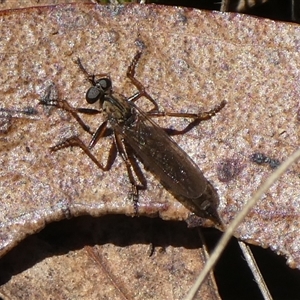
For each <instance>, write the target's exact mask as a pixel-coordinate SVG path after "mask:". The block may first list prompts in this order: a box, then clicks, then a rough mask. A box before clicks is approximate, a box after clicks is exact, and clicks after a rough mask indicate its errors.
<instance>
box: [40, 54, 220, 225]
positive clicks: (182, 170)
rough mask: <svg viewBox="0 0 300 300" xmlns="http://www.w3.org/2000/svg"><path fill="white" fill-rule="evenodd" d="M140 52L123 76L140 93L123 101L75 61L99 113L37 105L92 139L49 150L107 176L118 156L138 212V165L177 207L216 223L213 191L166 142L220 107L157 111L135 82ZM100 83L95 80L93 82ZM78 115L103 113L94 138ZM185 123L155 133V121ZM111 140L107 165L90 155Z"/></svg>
mask: <svg viewBox="0 0 300 300" xmlns="http://www.w3.org/2000/svg"><path fill="white" fill-rule="evenodd" d="M141 54H142V52H138V53H137V54H136V55H135V57H134V59H133V61H132V63H131V64H130V66H129V67H128V70H127V77H128V78H129V79H130V80H131V82H132V83H133V85H135V86H136V88H137V89H138V92H137V93H136V94H134V95H133V96H131V97H130V98H126V97H124V96H122V95H120V94H117V93H115V92H114V91H113V89H112V81H111V79H110V77H109V75H108V74H99V75H90V74H89V73H88V72H87V71H86V70H85V68H84V67H83V65H82V63H81V61H80V60H79V59H78V60H77V63H78V65H79V67H80V69H81V70H82V71H83V73H84V74H85V76H86V78H87V79H88V80H89V82H90V83H91V84H92V86H91V87H90V88H89V89H88V91H87V92H86V101H87V103H89V104H93V103H96V102H97V101H99V102H100V107H101V110H96V109H90V108H75V107H73V106H71V105H70V104H69V103H68V102H67V101H66V100H50V99H47V97H45V98H44V99H42V100H41V101H40V104H43V105H47V106H55V107H58V108H60V109H63V110H65V111H68V112H69V113H71V114H72V116H73V117H74V118H75V119H76V120H77V122H78V123H79V124H80V125H81V127H82V128H83V129H84V130H85V131H87V132H88V133H90V134H91V135H92V138H91V141H90V143H89V145H88V146H86V145H85V144H84V143H83V142H82V141H81V139H80V138H79V137H78V136H73V137H70V138H68V139H66V140H64V141H62V142H61V143H59V144H57V145H55V146H53V147H51V151H57V150H59V149H62V148H66V147H73V146H77V147H80V148H81V149H82V150H83V151H84V152H85V153H86V154H87V155H88V156H89V157H90V158H91V159H92V160H93V162H94V163H95V164H96V165H97V166H98V167H99V168H100V169H101V170H103V171H108V170H109V169H110V168H111V166H112V164H113V161H114V159H115V158H116V155H117V153H119V154H120V155H121V157H122V159H123V160H124V162H125V165H126V168H127V173H128V177H129V180H130V183H131V186H132V190H131V195H132V197H133V201H134V203H135V209H136V211H137V209H138V205H137V202H138V194H139V190H141V189H146V180H145V177H144V176H141V174H139V173H141V172H138V171H137V168H136V165H137V164H136V160H135V158H137V159H138V160H140V161H141V162H142V163H143V164H144V166H145V168H146V169H148V170H149V171H150V172H152V173H153V174H154V175H155V176H156V178H157V179H158V180H159V181H160V182H161V183H162V185H163V186H164V187H166V188H167V189H168V190H169V191H170V192H171V193H172V194H173V195H174V196H175V197H176V198H177V199H178V200H179V201H181V202H182V203H183V204H184V205H185V206H187V207H188V208H189V209H190V210H192V211H193V212H194V213H195V214H197V215H198V216H200V217H204V218H210V219H212V220H214V221H216V222H218V223H220V221H219V220H220V219H219V217H218V214H217V211H216V209H217V206H218V195H217V193H216V192H215V190H214V188H213V187H212V185H211V184H210V183H209V182H208V181H207V180H206V178H205V177H204V176H203V173H202V172H201V171H200V169H199V168H198V166H197V165H196V164H195V163H194V162H193V161H192V160H191V158H190V157H189V156H188V155H187V154H186V153H185V152H184V151H183V150H182V149H181V148H180V147H179V146H178V145H177V144H176V143H175V142H174V141H173V140H172V139H171V138H170V137H169V135H168V132H169V134H172V135H175V134H183V133H185V132H187V131H189V130H190V129H191V128H193V127H194V126H196V125H198V124H199V123H200V122H201V121H202V120H208V119H210V118H211V117H212V116H214V115H215V114H216V113H218V112H219V111H220V110H221V109H222V108H223V107H224V106H225V103H226V102H225V101H222V102H221V103H220V104H219V105H218V106H216V107H215V108H214V109H212V110H210V111H208V112H203V113H199V114H192V113H172V112H162V111H160V110H159V108H158V105H157V103H156V101H155V100H154V99H153V98H152V97H151V96H150V95H149V94H148V93H147V92H146V91H145V89H144V87H143V85H142V84H141V83H140V82H139V81H138V80H137V79H136V78H135V68H136V65H137V63H138V61H139V59H140V57H141ZM96 77H98V78H99V79H96ZM140 97H146V98H147V99H148V100H149V101H151V103H152V104H153V105H154V108H153V109H152V110H150V111H148V112H144V111H142V110H141V109H140V108H139V107H137V106H136V105H135V101H136V100H138V99H139V98H140ZM79 113H85V114H98V113H105V114H106V117H107V118H106V120H105V121H104V122H103V123H102V124H101V125H100V126H99V127H98V129H97V130H96V131H95V132H92V131H91V130H90V128H89V126H87V125H86V124H85V123H84V122H83V120H82V119H81V118H80V117H79V115H78V114H79ZM161 116H169V117H185V118H192V119H194V120H193V121H192V122H191V123H190V124H189V125H188V126H187V127H186V128H185V129H184V130H182V131H176V130H173V131H171V130H168V129H163V128H161V127H159V125H158V124H156V123H155V122H154V121H153V120H152V118H153V117H161ZM109 134H112V135H113V143H112V146H111V149H110V152H109V157H110V158H109V159H108V162H107V164H106V165H103V164H102V163H101V162H99V160H98V159H97V158H96V157H95V156H94V154H93V153H92V152H91V149H92V148H93V147H94V146H95V144H96V143H97V142H98V141H99V139H100V138H102V137H105V136H108V135H109ZM134 173H135V174H136V176H137V177H138V179H139V181H140V183H142V186H140V185H138V184H137V182H136V180H135V178H134V175H133V174H134Z"/></svg>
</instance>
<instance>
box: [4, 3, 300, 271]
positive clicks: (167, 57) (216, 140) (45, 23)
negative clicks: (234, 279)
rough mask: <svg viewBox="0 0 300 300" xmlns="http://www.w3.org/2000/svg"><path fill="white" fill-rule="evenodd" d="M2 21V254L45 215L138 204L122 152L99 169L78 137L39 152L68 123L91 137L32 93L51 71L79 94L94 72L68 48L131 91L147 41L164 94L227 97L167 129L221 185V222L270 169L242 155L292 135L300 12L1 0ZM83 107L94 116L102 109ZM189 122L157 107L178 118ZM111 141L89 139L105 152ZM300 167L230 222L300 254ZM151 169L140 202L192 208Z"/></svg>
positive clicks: (171, 105)
mask: <svg viewBox="0 0 300 300" xmlns="http://www.w3.org/2000/svg"><path fill="white" fill-rule="evenodd" d="M133 16H134V17H133ZM0 20H1V25H2V26H1V29H0V30H1V31H0V36H1V44H0V63H1V74H0V83H1V84H0V89H1V95H2V99H1V115H0V117H1V122H0V125H1V128H0V134H1V135H0V152H1V155H0V159H1V165H2V169H1V186H0V190H1V194H2V206H1V212H0V222H1V225H0V226H1V227H0V230H1V231H0V237H1V246H0V249H1V253H2V254H4V253H6V252H7V251H8V250H9V249H11V248H12V247H13V246H14V245H16V243H18V242H19V241H20V240H22V239H23V238H24V237H25V236H27V235H28V234H32V233H33V232H36V231H39V230H40V229H42V228H43V227H44V226H45V224H46V223H48V222H52V221H55V220H60V219H62V218H65V217H69V216H77V215H82V214H91V215H93V216H101V215H105V214H109V213H114V214H116V213H117V214H127V215H130V214H131V215H133V214H134V210H133V206H132V203H131V202H130V201H129V200H128V198H127V193H128V188H129V183H128V179H127V176H126V171H125V167H124V165H123V164H122V162H121V160H120V159H119V158H118V159H117V162H116V163H115V165H114V167H113V169H112V171H111V172H108V173H105V174H103V172H101V171H100V170H98V169H97V168H96V167H95V165H94V164H93V163H92V162H91V161H90V160H89V159H88V158H87V157H86V156H84V155H83V154H82V152H81V151H80V150H79V149H73V150H70V149H65V150H61V151H59V152H57V153H55V154H50V152H49V151H48V148H49V147H50V146H52V145H53V144H55V143H57V142H59V141H60V140H62V139H63V138H64V137H66V136H69V135H71V134H73V133H79V134H80V135H82V136H83V138H84V139H85V140H86V141H88V139H89V137H88V136H86V135H84V133H83V132H82V131H81V130H80V129H79V127H78V125H77V124H76V123H75V122H74V121H73V120H72V119H71V118H70V117H69V116H68V115H66V114H65V113H63V112H60V111H58V110H50V111H48V110H46V109H44V108H42V107H38V106H37V103H38V100H39V98H41V97H42V95H43V93H44V91H45V89H46V88H47V87H48V86H49V84H51V83H54V84H55V86H56V87H57V89H58V93H59V97H61V98H63V99H68V101H70V102H71V103H72V104H73V105H75V106H83V105H84V93H85V91H86V89H87V88H88V86H89V85H88V83H87V82H86V81H85V79H84V76H83V74H82V73H81V72H80V71H79V70H78V67H77V66H76V64H74V63H73V61H74V59H76V58H77V57H80V58H81V60H82V62H83V64H84V65H85V66H86V68H87V69H88V70H89V71H90V72H91V73H93V72H94V73H103V72H109V73H110V74H111V78H112V80H113V84H114V87H115V90H116V91H118V92H121V93H124V94H125V95H132V94H133V93H134V88H133V87H132V86H131V85H130V84H129V82H128V80H126V78H125V74H126V68H127V66H128V65H129V63H130V62H131V59H132V58H133V56H134V54H135V53H136V51H137V49H138V47H139V46H141V45H144V46H145V50H144V54H143V57H142V60H141V62H140V64H139V66H138V69H137V76H138V78H139V80H140V81H141V82H143V84H144V85H145V87H146V88H147V90H148V92H149V93H150V94H151V95H153V97H154V98H155V99H158V102H159V105H160V106H162V107H164V108H165V109H166V110H175V111H180V110H184V111H194V112H196V111H198V110H200V109H201V110H207V109H210V108H211V107H213V106H214V105H216V104H218V103H220V102H221V101H222V100H224V99H225V100H227V101H228V104H227V106H226V107H225V108H224V109H223V110H222V111H221V112H220V114H218V115H217V116H216V117H214V119H213V120H210V121H208V122H204V123H202V124H201V125H200V126H198V128H196V129H194V130H193V131H192V132H190V133H189V134H187V135H184V136H181V137H178V138H177V139H176V140H177V141H178V143H179V144H180V145H181V146H182V147H183V148H184V150H186V151H187V153H188V154H189V155H190V156H191V157H192V158H193V159H194V160H195V161H196V162H197V164H199V166H201V169H202V170H203V172H204V174H205V176H206V177H207V178H208V179H209V180H210V182H211V183H212V184H213V185H214V186H215V187H216V189H217V190H218V193H219V195H220V200H221V203H220V207H219V213H220V216H221V218H222V219H223V221H224V224H227V223H228V222H229V221H230V220H231V219H232V218H233V217H234V216H235V214H236V212H237V211H238V210H240V208H241V207H242V205H243V204H244V203H245V202H246V201H247V200H248V199H249V197H250V195H251V194H252V193H253V192H254V191H255V190H256V189H257V187H258V186H259V185H260V184H261V182H262V181H263V180H264V178H266V177H267V176H268V174H269V173H270V172H271V171H272V170H271V168H270V167H269V166H268V165H256V164H254V163H253V162H252V161H251V159H250V157H251V155H252V154H254V153H258V152H260V153H264V154H265V155H267V156H268V157H271V158H274V159H278V160H280V161H282V160H284V159H285V158H286V157H287V156H288V155H289V154H291V153H292V152H293V151H294V149H296V147H298V144H299V143H298V142H299V134H298V131H297V127H299V119H297V112H299V100H298V99H299V87H298V80H299V72H298V67H297V66H298V65H299V63H298V60H299V55H298V50H299V38H298V36H299V32H298V31H299V26H298V25H293V24H285V23H280V22H274V21H269V20H263V19H257V18H252V17H249V16H242V15H236V14H220V13H211V12H203V11H197V10H191V9H183V8H171V7H168V8H165V7H160V6H134V5H128V6H117V7H113V6H111V7H104V6H95V5H62V6H52V7H43V8H32V9H27V10H22V11H3V12H1V14H0ZM140 105H141V107H143V105H142V104H140ZM86 120H87V122H88V123H89V124H91V126H92V127H93V128H96V127H97V125H99V123H100V122H101V120H100V119H98V118H97V119H95V118H86ZM187 122H188V121H187V120H160V124H161V125H162V126H170V124H172V125H173V124H174V126H176V127H179V128H180V127H184V126H185V125H186V124H188V123H187ZM108 144H109V141H103V142H101V145H99V147H98V148H97V149H96V150H95V152H96V153H97V152H98V155H99V156H100V152H101V151H102V150H103V151H104V154H105V151H106V150H105V149H106V148H107V147H108ZM100 149H101V151H100ZM299 171H300V170H299V165H297V166H295V167H294V168H292V169H291V170H290V171H289V172H288V173H287V174H286V175H285V176H284V177H283V178H282V179H281V180H280V181H279V182H278V183H277V184H275V185H274V186H273V188H272V189H271V190H270V191H269V193H267V194H266V195H265V197H264V198H263V199H262V200H261V201H260V203H259V204H258V205H257V207H256V208H255V209H254V210H253V212H252V213H251V214H250V215H249V216H248V218H247V219H246V220H245V222H244V223H243V224H242V226H240V227H239V230H238V231H237V232H236V236H237V237H239V238H241V239H244V240H247V241H250V242H253V243H255V244H259V245H261V246H263V247H271V248H272V249H273V250H275V251H276V252H278V253H281V254H284V255H286V256H287V258H288V263H289V265H290V266H293V267H299V266H300V257H299V254H300V250H299V246H300V241H299V235H297V232H299V221H298V220H299V203H300V197H299V185H300V183H299ZM147 178H149V181H148V186H149V187H148V190H147V191H146V192H144V193H143V194H142V195H141V197H140V202H139V203H140V210H139V211H140V213H141V215H147V216H155V215H159V216H160V217H162V218H163V219H173V220H183V219H187V217H188V215H189V212H188V211H187V210H186V209H185V208H184V207H183V206H182V205H181V204H180V203H178V202H177V201H175V200H174V198H173V197H172V196H171V195H170V194H169V193H168V192H166V191H165V190H164V189H162V188H161V186H160V184H159V183H158V182H157V181H156V180H155V179H154V178H153V176H152V175H151V174H148V173H147Z"/></svg>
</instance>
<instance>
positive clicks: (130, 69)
mask: <svg viewBox="0 0 300 300" xmlns="http://www.w3.org/2000/svg"><path fill="white" fill-rule="evenodd" d="M141 55H142V52H141V51H140V52H138V53H137V54H136V55H135V57H134V58H133V60H132V62H131V64H130V66H129V67H128V70H127V77H128V78H129V79H130V80H131V82H132V84H133V85H134V86H135V87H136V88H137V89H138V92H137V93H136V94H134V95H133V96H131V97H130V98H129V99H128V100H129V101H132V102H135V101H136V100H138V99H139V98H141V97H146V98H147V99H148V100H150V102H152V103H153V105H154V109H153V110H154V111H159V108H158V105H157V103H156V101H155V100H154V99H153V98H152V97H151V96H150V95H149V94H148V93H147V92H146V90H145V87H144V86H143V85H142V84H141V83H140V82H139V81H138V80H137V79H136V78H135V68H136V65H137V63H138V61H139V59H140V58H141Z"/></svg>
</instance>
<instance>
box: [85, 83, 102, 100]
mask: <svg viewBox="0 0 300 300" xmlns="http://www.w3.org/2000/svg"><path fill="white" fill-rule="evenodd" d="M102 95H103V92H102V91H101V90H99V88H97V87H95V86H92V87H90V88H89V89H88V91H87V92H86V95H85V99H86V101H87V103H89V104H93V103H95V102H96V101H97V100H99V99H100V98H101V96H102Z"/></svg>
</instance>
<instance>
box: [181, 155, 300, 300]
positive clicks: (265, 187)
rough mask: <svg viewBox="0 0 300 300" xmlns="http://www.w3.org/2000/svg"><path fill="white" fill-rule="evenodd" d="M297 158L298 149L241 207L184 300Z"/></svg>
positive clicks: (196, 288)
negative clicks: (256, 206)
mask: <svg viewBox="0 0 300 300" xmlns="http://www.w3.org/2000/svg"><path fill="white" fill-rule="evenodd" d="M299 158H300V149H299V150H297V151H296V152H295V153H293V154H292V155H291V156H290V157H289V158H288V159H287V160H286V161H285V162H283V163H282V164H281V166H280V167H279V168H278V169H277V170H276V171H274V172H273V174H272V175H270V177H269V178H268V179H267V180H266V181H265V182H264V184H262V186H261V187H260V188H259V189H258V191H257V192H256V193H255V194H254V195H253V197H252V198H251V199H250V200H249V201H248V202H247V204H246V205H245V206H244V207H243V209H242V210H241V211H240V212H239V213H238V215H237V216H236V217H235V219H234V220H233V221H232V222H231V223H230V224H229V226H228V227H227V229H226V231H225V233H224V234H223V236H222V238H221V240H220V242H219V243H218V245H217V246H216V248H215V250H214V251H213V253H212V254H211V256H210V258H209V260H208V261H207V263H206V264H205V267H204V269H203V270H202V272H201V274H200V275H199V277H198V278H197V280H196V282H195V283H194V285H193V287H192V288H191V290H190V291H189V293H188V295H187V297H186V298H185V300H192V299H193V298H194V296H195V294H196V293H197V291H198V289H199V288H200V286H201V284H202V283H203V281H204V279H205V278H206V276H207V275H208V273H209V272H210V271H211V270H212V268H213V267H214V265H215V264H216V262H217V260H218V258H219V257H220V255H221V253H222V252H223V250H224V249H225V247H226V245H227V244H228V241H229V239H230V238H231V237H232V235H233V232H234V231H235V230H236V228H237V227H238V226H239V225H240V224H241V223H242V222H243V220H244V219H245V217H246V215H247V214H248V213H249V211H250V210H251V209H252V208H253V206H254V205H255V204H256V203H257V201H258V200H259V199H260V198H261V197H262V195H263V194H264V193H265V192H266V191H267V190H268V189H269V188H270V187H271V186H272V184H274V182H276V181H277V180H278V179H279V178H280V176H282V174H284V173H285V172H286V171H287V169H288V168H289V167H290V166H291V165H292V164H294V163H296V162H297V161H298V159H299Z"/></svg>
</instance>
